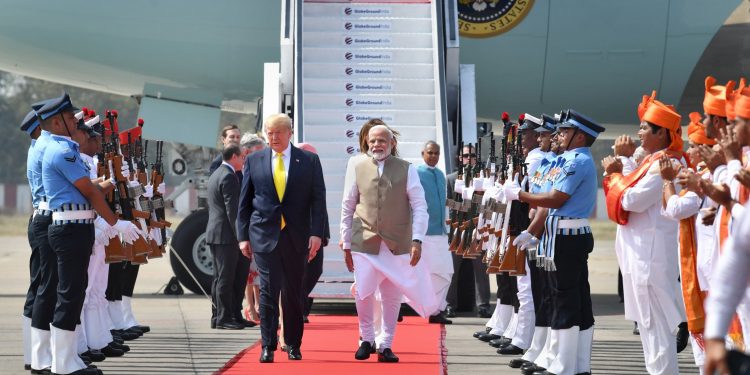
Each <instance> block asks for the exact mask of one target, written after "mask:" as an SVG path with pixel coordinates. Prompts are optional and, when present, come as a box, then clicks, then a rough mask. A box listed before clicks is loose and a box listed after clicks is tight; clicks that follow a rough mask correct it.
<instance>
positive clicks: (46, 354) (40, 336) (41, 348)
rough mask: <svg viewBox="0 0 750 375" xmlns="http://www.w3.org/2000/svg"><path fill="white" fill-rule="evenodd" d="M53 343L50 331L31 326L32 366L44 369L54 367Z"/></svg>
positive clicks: (36, 368)
mask: <svg viewBox="0 0 750 375" xmlns="http://www.w3.org/2000/svg"><path fill="white" fill-rule="evenodd" d="M51 345H52V341H51V335H50V331H47V330H44V329H38V328H34V327H31V368H33V369H35V370H43V369H46V368H50V367H52V347H51Z"/></svg>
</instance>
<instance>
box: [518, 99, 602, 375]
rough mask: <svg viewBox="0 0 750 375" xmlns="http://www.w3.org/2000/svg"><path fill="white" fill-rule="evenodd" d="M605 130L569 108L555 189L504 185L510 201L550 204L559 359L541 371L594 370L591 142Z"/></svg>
mask: <svg viewBox="0 0 750 375" xmlns="http://www.w3.org/2000/svg"><path fill="white" fill-rule="evenodd" d="M603 131H604V128H603V127H601V126H600V125H598V124H596V123H595V122H594V121H593V120H591V119H589V118H587V117H586V116H584V115H582V114H580V113H578V112H576V111H574V110H569V113H568V115H567V118H566V119H565V120H564V121H563V122H562V123H561V124H560V125H558V132H559V135H558V141H559V142H560V143H561V144H562V145H563V146H564V147H565V149H566V150H567V151H566V152H565V153H563V154H562V162H563V163H562V165H561V166H556V167H554V168H551V169H550V172H548V174H551V176H550V178H551V179H552V180H553V181H554V182H553V183H552V189H551V191H549V192H546V193H539V194H532V193H527V192H523V191H521V189H520V187H519V186H518V185H517V184H515V183H514V182H512V181H511V182H508V183H506V185H505V188H504V190H505V196H506V198H508V199H509V200H512V199H519V200H520V201H522V202H527V203H530V204H533V205H535V206H538V207H546V208H549V216H548V217H547V219H546V221H545V233H546V236H545V237H546V239H545V243H544V244H543V246H544V250H545V254H543V261H544V263H545V264H544V265H545V268H546V269H548V270H549V271H550V274H551V275H553V277H554V285H553V293H552V304H553V312H552V320H551V322H550V323H551V328H552V333H551V338H550V340H551V348H552V350H553V352H554V354H555V359H554V360H553V361H552V362H551V363H550V364H549V367H548V368H547V369H546V370H545V371H542V372H539V373H540V374H586V373H590V371H591V363H590V362H591V343H592V341H593V325H594V315H593V310H592V306H591V292H590V286H589V283H588V265H587V262H588V253H590V252H591V251H592V250H593V248H594V238H593V236H592V234H591V227H590V226H589V223H588V217H589V216H591V214H592V213H593V210H594V204H595V202H596V192H597V186H598V185H597V178H596V166H595V165H594V162H593V160H592V158H591V152H590V150H589V147H590V146H591V145H592V144H593V143H594V141H595V140H596V137H597V136H598V135H599V133H601V132H603Z"/></svg>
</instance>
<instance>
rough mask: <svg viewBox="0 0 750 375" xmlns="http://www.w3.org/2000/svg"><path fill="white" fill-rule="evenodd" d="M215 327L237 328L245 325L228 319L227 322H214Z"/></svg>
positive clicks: (243, 327) (242, 327)
mask: <svg viewBox="0 0 750 375" xmlns="http://www.w3.org/2000/svg"><path fill="white" fill-rule="evenodd" d="M216 329H231V330H237V329H245V326H244V325H243V324H240V323H237V322H232V321H229V322H224V323H216Z"/></svg>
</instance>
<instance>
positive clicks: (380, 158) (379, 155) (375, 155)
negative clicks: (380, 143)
mask: <svg viewBox="0 0 750 375" xmlns="http://www.w3.org/2000/svg"><path fill="white" fill-rule="evenodd" d="M388 156H390V152H386V151H378V152H375V151H373V152H372V157H373V158H375V160H377V161H383V160H385V158H387V157H388Z"/></svg>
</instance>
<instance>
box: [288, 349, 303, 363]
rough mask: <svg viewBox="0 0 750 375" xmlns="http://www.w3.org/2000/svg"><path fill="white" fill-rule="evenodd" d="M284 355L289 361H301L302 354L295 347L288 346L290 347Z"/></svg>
mask: <svg viewBox="0 0 750 375" xmlns="http://www.w3.org/2000/svg"><path fill="white" fill-rule="evenodd" d="M286 354H287V356H288V357H289V360H291V361H299V360H302V352H301V351H300V350H299V348H298V347H296V346H290V347H288V348H287V351H286Z"/></svg>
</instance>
